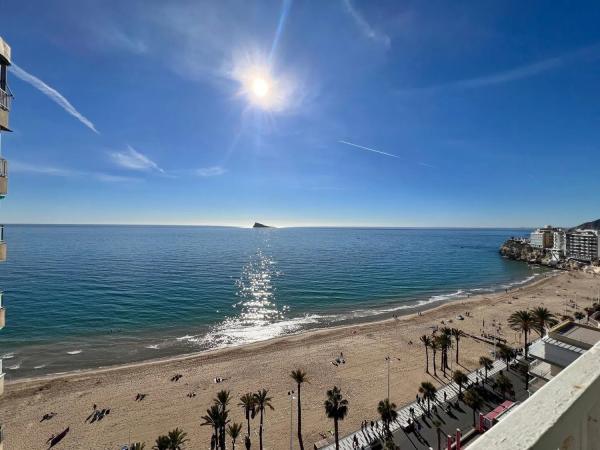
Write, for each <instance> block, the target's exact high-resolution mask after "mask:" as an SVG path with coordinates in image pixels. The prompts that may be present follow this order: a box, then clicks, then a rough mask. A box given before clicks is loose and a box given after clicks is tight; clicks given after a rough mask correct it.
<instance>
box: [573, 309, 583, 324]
mask: <svg viewBox="0 0 600 450" xmlns="http://www.w3.org/2000/svg"><path fill="white" fill-rule="evenodd" d="M573 317H575V319H577V321H578V322H581V319H583V318H584V317H585V314H584V313H582V312H581V311H575V313H574V314H573Z"/></svg>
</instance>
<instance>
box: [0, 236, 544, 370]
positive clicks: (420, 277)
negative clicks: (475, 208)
mask: <svg viewBox="0 0 600 450" xmlns="http://www.w3.org/2000/svg"><path fill="white" fill-rule="evenodd" d="M529 231H530V230H525V229H441V228H435V229H425V228H262V229H252V228H232V227H193V226H189V227H188V226H116V225H115V226H95V225H87V226H75V225H7V226H6V227H5V240H6V241H7V243H8V259H7V261H6V262H5V263H3V264H0V287H1V288H2V290H3V299H2V302H3V305H4V306H5V308H6V326H5V328H4V329H2V330H0V356H1V357H2V363H3V366H4V372H6V374H7V375H6V377H7V379H11V378H12V379H15V378H23V377H35V376H41V375H47V374H55V373H63V372H68V371H73V370H82V369H90V368H97V367H105V366H110V365H114V364H122V363H131V362H138V361H144V360H148V359H154V358H163V357H169V356H174V355H181V354H186V353H191V352H198V351H203V350H208V349H214V348H220V347H228V346H235V345H241V344H246V343H250V342H256V341H261V340H265V339H270V338H274V337H278V336H285V335H289V334H294V333H300V332H302V331H305V330H309V329H315V328H323V327H331V326H336V325H343V324H348V323H353V322H358V321H369V320H378V319H381V318H385V317H386V316H391V315H393V314H404V313H409V312H411V311H415V308H425V307H427V306H430V305H431V306H434V305H436V304H439V303H440V302H444V301H456V300H459V299H464V298H466V297H468V296H470V295H472V294H477V293H485V292H490V293H491V292H494V291H497V290H504V289H506V288H510V287H513V286H518V285H522V284H525V283H527V282H530V281H532V280H534V279H535V278H536V277H540V276H543V274H544V269H542V268H540V267H533V266H528V265H527V264H525V263H521V262H515V261H509V260H506V259H504V258H502V257H501V256H500V255H499V253H498V249H499V247H500V245H501V244H502V242H503V241H504V240H506V239H507V238H508V237H511V236H524V235H526V234H528V232H529Z"/></svg>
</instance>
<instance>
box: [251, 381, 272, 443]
mask: <svg viewBox="0 0 600 450" xmlns="http://www.w3.org/2000/svg"><path fill="white" fill-rule="evenodd" d="M268 394H269V391H268V390H267V389H261V390H260V391H258V392H257V393H256V394H254V403H255V404H256V408H257V410H258V412H260V428H259V429H258V446H259V448H260V450H263V427H264V415H265V408H270V409H271V410H273V409H275V408H273V405H272V404H271V400H272V398H271V397H269V396H268Z"/></svg>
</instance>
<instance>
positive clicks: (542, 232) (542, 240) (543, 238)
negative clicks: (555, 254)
mask: <svg viewBox="0 0 600 450" xmlns="http://www.w3.org/2000/svg"><path fill="white" fill-rule="evenodd" d="M555 231H557V229H555V228H553V227H552V226H550V225H546V226H545V227H544V228H538V229H537V230H535V231H532V232H531V234H530V236H529V241H530V245H531V246H532V247H533V248H540V249H549V248H552V247H553V246H554V232H555Z"/></svg>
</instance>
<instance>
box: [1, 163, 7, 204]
mask: <svg viewBox="0 0 600 450" xmlns="http://www.w3.org/2000/svg"><path fill="white" fill-rule="evenodd" d="M7 193H8V161H7V160H6V159H4V158H0V198H4V197H6V194H7Z"/></svg>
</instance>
